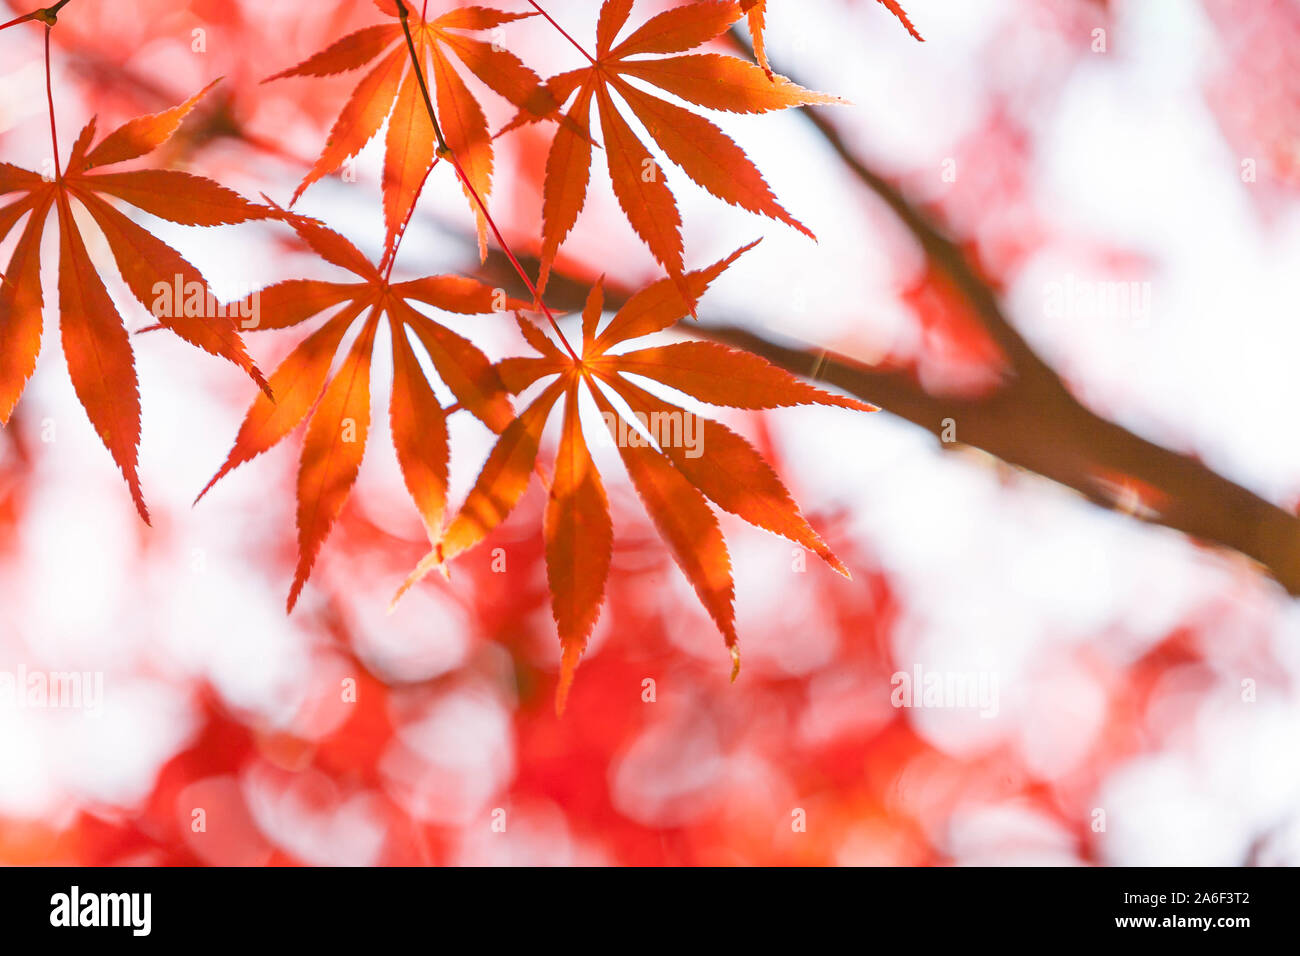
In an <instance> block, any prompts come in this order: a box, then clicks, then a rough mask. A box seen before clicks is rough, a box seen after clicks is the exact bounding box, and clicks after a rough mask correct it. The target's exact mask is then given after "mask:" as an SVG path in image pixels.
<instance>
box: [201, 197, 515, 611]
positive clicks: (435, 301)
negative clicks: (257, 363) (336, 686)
mask: <svg viewBox="0 0 1300 956" xmlns="http://www.w3.org/2000/svg"><path fill="white" fill-rule="evenodd" d="M276 212H277V214H278V215H279V217H280V218H283V219H284V220H285V221H287V222H288V223H289V224H290V225H291V226H292V227H293V228H294V230H295V231H296V232H297V233H298V235H299V236H300V237H301V238H302V239H303V240H304V241H305V242H306V243H307V244H308V245H309V246H310V247H311V248H312V249H313V250H314V251H315V252H316V253H317V254H318V255H320V256H321V258H323V259H325V260H326V261H327V262H330V263H332V264H333V265H336V266H338V267H340V268H342V269H344V270H347V271H348V272H351V273H352V274H353V275H354V276H356V277H357V279H359V280H360V281H350V282H330V281H323V280H315V279H287V280H285V281H283V282H278V283H276V284H274V285H271V286H269V287H267V288H266V289H263V290H262V291H261V292H260V293H258V298H259V302H260V321H259V324H258V325H257V328H258V329H285V328H290V327H293V326H296V325H298V324H300V323H301V322H304V321H306V320H307V319H309V318H311V317H313V316H315V315H319V314H321V313H323V312H326V311H330V310H334V309H337V311H335V312H334V313H333V314H332V315H331V317H330V318H328V319H327V320H326V321H325V322H324V324H322V325H321V326H320V327H319V328H317V329H316V330H315V331H314V332H312V333H311V334H310V335H308V336H307V337H306V338H305V339H303V340H302V341H301V342H300V343H299V344H298V346H297V347H296V348H295V349H294V350H293V351H292V352H290V353H289V355H288V356H287V357H286V358H285V359H284V361H283V362H281V363H280V366H279V367H278V368H277V369H276V370H275V372H274V373H273V374H272V375H271V383H270V384H271V389H272V391H273V393H274V395H275V401H271V400H270V399H269V398H268V397H267V396H265V395H259V396H258V397H257V398H256V400H254V402H253V405H252V407H251V408H250V409H249V410H248V413H247V415H245V417H244V421H243V423H242V424H241V425H240V428H239V433H238V434H237V435H236V437H235V442H234V447H233V448H231V450H230V454H229V455H228V456H227V458H226V461H225V463H224V464H222V466H221V468H220V469H219V470H218V471H217V473H216V475H214V476H213V478H212V480H211V481H209V482H208V484H207V485H206V486H205V487H204V489H203V490H202V491H201V492H200V493H199V496H198V498H202V497H203V496H204V495H206V494H207V493H208V491H209V490H210V489H211V488H212V487H213V485H215V484H216V483H217V482H218V481H220V480H221V479H222V478H223V477H224V476H225V475H227V474H229V473H230V472H231V471H232V470H233V469H235V468H236V467H238V466H239V465H242V464H243V463H245V462H247V461H249V460H251V459H253V458H255V457H256V456H257V455H259V454H261V453H262V452H264V451H266V450H268V449H269V448H272V447H273V446H274V445H276V444H277V443H279V442H280V440H281V439H283V438H284V437H285V436H286V435H288V434H289V432H291V431H293V430H294V429H295V428H296V427H297V426H298V425H299V424H301V423H302V421H303V420H304V419H306V418H310V422H309V424H308V427H307V435H306V438H305V439H304V441H303V446H302V454H301V457H300V460H299V469H298V491H297V497H298V513H297V524H298V565H297V569H296V570H295V572H294V579H293V585H292V587H291V588H290V591H289V599H288V605H287V606H288V609H289V610H290V611H292V610H293V607H294V605H295V604H296V603H297V600H298V595H299V594H300V593H301V591H302V588H303V585H304V584H306V582H307V578H308V576H309V575H310V574H311V569H312V566H313V564H315V561H316V556H317V554H318V553H319V552H320V548H321V546H322V545H323V544H324V542H325V538H326V537H327V536H328V535H329V532H330V529H331V527H333V524H334V521H335V519H336V518H337V517H338V515H339V513H340V512H341V511H342V509H343V505H344V503H345V502H346V501H347V498H348V494H349V493H350V491H351V489H352V485H353V484H354V483H355V481H356V478H357V473H358V472H359V470H360V468H361V459H362V457H363V455H364V453H365V447H366V437H367V433H368V431H369V428H370V363H371V355H372V352H373V348H374V344H375V339H376V336H377V333H378V331H379V324H380V321H381V318H384V317H386V318H387V320H388V327H389V331H390V337H391V340H392V350H393V391H392V396H391V398H390V404H389V416H390V421H391V425H392V434H393V444H394V446H395V448H396V452H397V460H398V463H399V465H400V467H401V470H402V476H403V479H404V481H405V483H406V487H407V490H408V492H409V493H410V495H411V498H412V499H413V500H414V501H415V505H416V507H417V509H418V510H419V512H420V518H421V520H422V521H423V522H424V526H425V529H426V530H427V531H428V533H429V536H430V540H437V538H438V536H439V535H440V534H441V532H442V521H443V511H444V509H445V506H446V500H447V468H448V459H449V454H450V453H449V449H448V443H447V414H448V410H447V409H444V408H443V407H442V405H441V404H440V403H439V401H438V399H437V396H436V395H435V394H434V392H433V389H432V387H431V386H430V384H429V382H428V381H427V380H426V378H425V375H424V372H423V370H422V368H421V366H420V362H419V359H418V358H417V357H416V353H415V350H414V348H413V347H412V345H411V341H410V339H409V337H408V332H409V333H413V334H414V336H415V338H416V339H417V340H418V341H419V343H420V345H421V346H422V347H423V349H424V351H425V353H426V354H427V355H428V357H429V359H430V361H431V362H432V363H433V367H434V368H435V369H436V370H437V372H438V375H439V376H440V377H441V379H442V381H443V383H444V384H445V385H446V386H447V388H448V389H450V390H451V392H452V394H453V395H455V397H456V400H457V402H458V403H459V405H460V407H463V408H465V409H467V410H468V411H469V412H470V413H472V414H473V415H474V416H475V417H477V418H479V419H480V420H482V421H483V422H484V423H485V424H486V425H487V426H488V427H490V428H492V429H493V430H494V431H497V432H500V431H502V430H503V429H504V428H505V427H506V426H507V425H508V424H509V422H510V421H511V420H512V419H513V418H514V411H513V409H512V407H511V404H510V399H509V397H508V395H507V394H506V392H505V390H504V388H503V387H502V385H501V381H500V378H499V377H498V374H497V371H496V369H495V367H494V366H493V365H492V363H491V362H490V361H489V360H488V358H487V356H486V355H484V354H483V353H482V352H481V351H480V350H479V349H478V348H477V347H476V346H475V345H473V344H472V343H471V342H469V341H468V340H467V339H465V338H463V337H461V336H460V335H457V334H456V333H455V332H452V331H451V330H450V329H448V328H446V327H444V326H442V325H439V324H438V323H437V322H434V321H433V320H432V319H430V318H429V317H428V316H426V315H424V314H423V313H422V312H419V311H417V310H416V309H415V308H414V307H413V306H412V305H411V303H412V302H419V303H423V304H425V305H430V306H433V307H434V308H436V309H441V310H442V311H444V312H453V313H457V314H461V315H486V314H488V313H492V312H497V311H500V310H502V309H521V308H527V304H526V303H524V302H521V301H519V300H516V299H509V298H506V297H505V296H504V294H503V293H500V292H498V290H496V289H493V288H490V287H489V286H486V285H484V284H483V283H481V282H478V281H476V280H474V279H467V278H463V277H461V276H455V275H438V276H426V277H424V278H421V279H413V280H410V281H406V282H391V281H390V280H389V276H388V274H387V273H386V272H381V271H380V270H379V269H378V268H377V267H376V266H375V265H374V264H373V263H371V261H370V260H369V259H368V258H366V256H365V255H364V254H363V253H362V252H361V251H360V250H359V249H357V247H356V246H354V245H353V244H352V243H351V242H349V241H348V240H347V239H345V238H344V237H343V236H341V235H339V234H338V233H337V232H335V231H334V230H332V229H330V228H328V227H326V226H324V225H323V224H321V223H320V222H318V221H316V220H314V219H309V218H307V217H304V216H298V215H294V214H292V213H288V212H285V211H283V210H276ZM363 316H364V318H363ZM358 320H360V330H359V331H358V332H357V333H356V336H355V338H354V340H353V343H352V345H351V347H350V348H349V349H348V351H347V353H346V355H345V356H344V357H343V360H342V363H341V364H340V366H339V368H338V370H337V371H336V372H335V374H334V375H333V376H332V377H331V375H330V369H331V367H332V366H333V365H334V361H335V356H336V353H337V352H338V351H339V349H340V346H341V345H342V343H343V340H344V339H345V338H346V336H347V335H348V332H349V330H351V329H352V328H353V326H354V325H357V324H358ZM195 500H196V501H197V500H198V499H195Z"/></svg>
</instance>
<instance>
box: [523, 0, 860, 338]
mask: <svg viewBox="0 0 1300 956" xmlns="http://www.w3.org/2000/svg"><path fill="white" fill-rule="evenodd" d="M631 11H632V0H605V3H604V5H603V6H602V8H601V12H600V19H599V21H598V22H597V25H596V55H595V56H594V57H591V56H589V59H590V60H591V64H590V66H587V67H583V68H580V69H576V70H571V71H569V72H567V73H561V74H559V75H557V76H553V77H551V78H550V79H549V80H547V83H546V86H547V89H548V90H549V91H550V95H551V96H552V97H553V98H554V99H555V101H556V102H557V103H559V104H561V105H562V104H564V103H567V102H568V101H569V99H570V98H571V97H572V98H573V105H572V106H571V107H570V108H569V110H568V112H567V113H566V114H564V116H563V117H562V122H561V123H560V124H559V126H558V127H557V129H556V132H555V139H554V140H553V141H552V143H551V149H550V153H549V155H548V157H547V160H546V179H545V182H544V184H543V202H542V248H541V272H540V276H539V282H538V288H539V289H544V288H545V285H546V280H547V278H548V276H549V273H550V269H551V266H552V264H553V263H554V261H555V256H556V254H557V252H558V251H559V248H560V245H561V243H563V242H564V239H565V237H566V236H567V235H568V234H569V232H570V231H571V230H572V229H573V226H574V224H575V223H576V222H577V220H578V214H579V213H580V212H581V211H582V207H583V205H584V204H585V203H586V198H587V185H588V183H589V181H590V178H591V158H592V147H593V141H592V139H591V134H590V129H591V126H590V116H591V110H592V104H593V102H594V104H595V109H596V113H597V115H598V116H599V118H600V130H601V135H602V136H603V138H604V151H605V158H606V163H607V165H608V167H609V175H610V180H611V181H612V183H613V186H614V194H615V196H616V197H617V198H618V202H619V205H620V206H621V207H622V209H623V212H624V214H625V215H626V216H627V219H628V222H629V223H631V225H632V228H633V229H634V230H635V231H636V234H637V235H638V236H640V237H641V239H642V241H644V242H645V244H646V245H647V246H649V248H650V251H651V253H653V255H654V257H655V259H656V260H657V261H658V262H659V263H660V264H661V265H662V266H663V267H664V269H665V270H666V271H667V273H668V275H669V276H670V277H672V278H673V280H674V281H675V282H676V283H677V285H678V289H679V290H681V291H682V292H683V294H684V296H685V297H686V299H687V304H688V305H689V306H690V311H691V312H692V313H693V312H694V305H695V303H694V300H693V299H691V298H690V296H689V293H688V286H687V285H686V283H685V282H684V279H683V272H682V270H683V255H684V249H683V243H682V233H681V215H680V214H679V212H678V209H677V201H676V200H675V199H674V198H673V194H672V192H671V191H670V190H669V188H668V184H667V183H666V182H665V181H664V178H663V176H662V175H661V174H660V172H659V168H658V165H657V162H656V160H655V159H654V157H653V156H652V155H651V154H650V151H649V149H647V148H646V146H645V145H644V144H643V143H642V142H641V140H640V139H638V138H637V135H636V134H635V133H634V132H633V130H632V127H631V126H629V125H628V123H627V121H626V120H625V119H624V118H623V116H622V114H621V112H620V111H619V109H618V108H617V106H616V105H615V101H614V98H613V94H615V93H617V94H618V96H619V97H620V98H621V99H622V100H623V102H624V103H626V105H627V106H628V108H629V109H631V111H632V113H633V114H634V115H635V116H636V118H637V119H638V120H640V122H641V124H642V125H643V126H644V127H645V128H646V130H647V132H649V134H650V138H651V139H653V140H654V141H655V143H656V144H657V145H658V146H659V148H660V149H661V150H662V151H663V152H664V154H665V155H666V156H667V157H668V159H669V160H671V161H672V162H673V163H674V164H675V165H677V166H678V167H680V168H681V169H682V171H683V172H685V173H686V175H687V176H689V177H690V178H691V179H692V180H694V181H695V182H696V183H698V184H699V185H701V186H703V187H704V188H705V189H706V190H708V191H709V192H710V193H712V194H713V195H714V196H716V197H717V198H719V199H722V200H724V201H725V202H728V203H731V204H732V205H736V206H740V207H741V208H743V209H746V210H749V211H750V212H754V213H759V214H761V215H764V216H769V217H771V218H773V219H776V220H779V221H781V222H784V223H786V224H787V225H789V226H792V227H794V228H795V229H798V230H799V231H800V232H803V233H805V234H806V235H808V236H810V237H813V234H812V232H811V231H810V230H809V229H808V228H807V227H806V226H804V225H803V224H802V223H801V222H799V221H798V220H797V219H795V218H794V217H793V216H791V215H790V214H789V213H788V212H786V210H785V209H784V208H783V207H782V206H781V204H780V203H778V202H777V200H776V196H774V195H773V193H772V190H771V189H770V188H769V187H768V185H767V182H766V181H765V180H764V179H763V176H762V174H761V173H760V172H759V171H758V169H757V168H756V167H755V166H754V164H753V163H752V162H751V161H750V159H749V157H748V156H746V155H745V153H744V151H743V150H742V149H741V148H740V147H739V146H737V145H736V143H735V142H734V141H733V140H732V139H731V138H730V137H728V136H727V135H726V134H725V133H723V132H722V130H720V129H718V127H717V126H715V125H714V124H713V123H712V122H711V121H709V120H708V119H705V118H704V117H703V116H700V115H698V114H696V113H692V112H691V111H690V110H686V109H683V108H682V107H680V106H677V105H675V104H673V103H670V102H668V101H667V100H664V99H661V98H659V97H657V96H653V95H651V94H650V93H647V92H645V91H644V90H642V89H641V88H639V87H638V86H634V85H633V84H632V83H630V82H629V80H639V81H644V82H646V83H649V84H651V85H653V86H656V87H658V88H659V89H661V90H663V91H665V92H667V93H670V94H672V95H674V96H677V97H679V98H681V99H683V100H686V101H687V102H690V103H694V104H695V105H697V106H703V107H705V108H708V109H715V110H721V111H727V112H733V113H765V112H769V111H771V110H779V109H786V108H788V107H791V106H806V105H809V104H813V103H843V102H844V101H843V100H841V99H839V98H838V97H834V96H828V95H826V94H824V93H814V92H811V91H809V90H805V89H804V88H803V87H801V86H799V85H797V84H795V83H792V82H791V81H789V80H787V79H785V77H780V76H773V78H772V79H771V80H770V81H769V79H768V78H767V76H766V75H765V74H764V73H763V71H762V70H761V69H759V68H758V67H757V66H755V65H754V64H752V63H749V62H747V61H745V60H742V59H739V58H737V57H731V56H724V55H721V54H714V53H700V54H686V55H681V56H661V57H656V58H653V59H633V57H638V56H641V55H643V54H683V53H685V51H688V50H693V49H695V48H696V47H699V46H701V45H702V44H705V43H708V42H709V41H711V40H713V39H715V38H716V37H717V36H719V35H720V34H722V33H723V32H725V31H726V30H727V28H728V27H729V26H730V25H731V24H732V23H734V22H735V21H736V20H737V19H739V17H740V16H741V9H740V6H739V5H738V4H737V3H735V2H730V0H725V2H724V0H702V2H698V3H688V4H686V5H684V6H680V7H675V8H673V9H671V10H668V11H666V12H664V13H661V14H659V15H657V16H654V17H651V18H650V19H649V20H647V21H646V22H645V23H644V24H642V25H641V26H640V27H639V28H637V29H636V30H634V31H633V32H632V33H631V34H630V35H629V36H628V37H627V38H626V39H624V40H623V41H622V42H621V43H619V44H618V45H617V46H616V45H614V41H615V39H616V38H617V36H618V34H619V33H620V31H622V29H623V27H624V25H625V24H626V23H627V20H628V17H629V16H630V14H631ZM584 52H585V51H584ZM553 118H556V117H555V115H554V114H550V115H546V116H538V115H535V114H534V115H529V114H527V113H526V112H525V111H521V113H520V115H519V116H517V117H516V118H515V120H514V122H513V123H511V124H510V126H508V127H507V129H509V128H511V127H513V126H515V125H519V124H521V123H528V122H535V121H537V120H539V119H553ZM813 238H815V237H813Z"/></svg>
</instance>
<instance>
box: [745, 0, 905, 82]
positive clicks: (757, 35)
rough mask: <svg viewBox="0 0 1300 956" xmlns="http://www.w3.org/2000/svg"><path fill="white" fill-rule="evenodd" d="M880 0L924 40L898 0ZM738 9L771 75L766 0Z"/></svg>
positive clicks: (750, 1) (747, 2)
mask: <svg viewBox="0 0 1300 956" xmlns="http://www.w3.org/2000/svg"><path fill="white" fill-rule="evenodd" d="M880 2H881V3H883V4H884V5H885V7H886V9H888V10H889V12H890V13H892V14H893V15H894V16H896V17H898V19H899V21H901V22H902V24H903V27H904V28H905V29H906V30H907V32H908V33H910V34H912V36H914V37H916V39H918V40H920V41H921V42H922V43H924V42H925V37H923V36H921V34H920V33H918V32H917V31H916V27H915V26H913V25H912V21H911V19H910V18H909V17H908V15H907V11H906V10H904V9H903V8H902V6H901V5H900V4H899V2H898V0H880ZM740 9H741V10H742V11H744V12H745V14H746V15H747V17H748V22H749V35H750V37H752V38H753V42H754V58H755V59H756V60H758V65H759V66H761V67H762V68H763V71H764V72H765V73H767V75H768V76H773V75H774V74H773V73H772V68H771V66H770V65H769V64H768V62H767V43H766V40H765V37H764V34H765V31H766V29H767V22H766V21H767V0H740Z"/></svg>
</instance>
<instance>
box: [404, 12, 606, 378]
mask: <svg viewBox="0 0 1300 956" xmlns="http://www.w3.org/2000/svg"><path fill="white" fill-rule="evenodd" d="M534 6H536V4H534ZM538 9H539V10H540V8H538ZM397 12H398V14H399V16H400V18H401V21H402V33H404V34H405V35H406V49H407V51H408V52H409V53H410V55H411V68H412V69H413V70H415V79H416V81H417V82H418V83H419V84H420V94H421V95H422V96H423V97H424V108H425V110H426V111H427V112H428V114H429V122H431V123H432V124H433V132H434V136H435V137H437V140H438V155H439V156H441V157H446V158H447V159H448V160H450V161H451V165H452V166H453V167H454V168H455V170H456V175H457V177H459V179H460V181H461V185H463V186H464V187H465V191H466V192H467V193H469V194H470V196H471V197H472V198H473V199H474V202H475V203H476V204H477V205H478V208H479V210H480V211H481V212H482V213H483V218H484V219H485V220H486V221H487V224H488V227H489V228H490V229H491V230H492V235H494V236H496V240H497V244H498V245H500V246H501V250H502V252H504V253H505V254H506V257H507V258H508V259H509V260H510V263H511V264H512V265H513V266H514V267H515V271H516V272H517V273H519V278H521V279H523V280H524V285H526V286H527V287H528V291H529V292H531V293H532V294H533V302H534V303H535V304H536V305H537V307H538V308H540V309H541V310H542V312H543V313H544V314H545V315H546V318H547V319H548V320H550V323H551V328H553V329H554V330H555V334H556V335H558V336H559V337H560V342H561V343H562V344H563V345H564V349H565V351H567V352H568V353H569V357H570V358H572V359H573V360H574V361H575V362H581V361H582V359H580V358H579V357H578V353H577V352H575V351H574V350H573V346H572V345H570V344H569V340H568V339H567V338H566V337H565V335H564V331H563V330H562V329H561V328H560V323H559V322H557V321H556V320H555V316H554V314H552V312H551V310H550V309H549V308H547V306H546V303H545V302H543V301H542V297H541V295H540V294H538V292H537V286H536V285H535V284H534V283H533V280H532V279H530V278H528V273H527V272H525V271H524V267H523V266H521V265H520V264H519V260H518V259H517V258H515V254H514V252H512V251H511V249H510V246H509V244H508V243H507V242H506V240H505V236H503V235H501V230H500V229H498V228H497V224H496V222H495V221H494V220H493V219H492V214H491V213H490V212H488V208H487V204H486V203H485V202H483V197H482V196H480V195H479V192H478V190H477V189H475V188H474V184H473V183H471V182H470V181H469V176H467V175H466V174H465V170H464V168H463V167H462V166H461V164H460V160H459V159H457V158H456V154H455V153H454V152H452V149H451V147H450V146H448V145H447V141H446V140H445V139H444V138H443V136H442V128H441V127H440V126H439V125H438V117H437V115H436V114H435V112H434V109H433V100H432V99H430V97H429V87H428V85H427V84H426V83H425V81H424V70H422V69H421V68H420V57H419V54H418V53H416V50H415V41H414V40H413V39H412V38H411V28H410V26H409V24H408V23H407V17H408V16H409V14H408V12H407V9H406V3H405V0H397ZM542 15H543V16H545V13H543V14H542ZM548 19H549V18H548ZM551 22H552V23H554V22H555V21H553V20H552V21H551ZM566 35H567V34H566ZM579 49H581V48H579ZM588 59H590V57H588ZM593 62H594V61H593ZM427 175H428V174H427V173H426V177H427ZM412 205H413V207H414V204H412ZM398 240H399V241H400V240H401V236H399V237H398ZM396 258H397V253H396V250H394V252H393V259H396ZM389 269H390V270H391V269H392V263H391V262H390V263H389Z"/></svg>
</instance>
